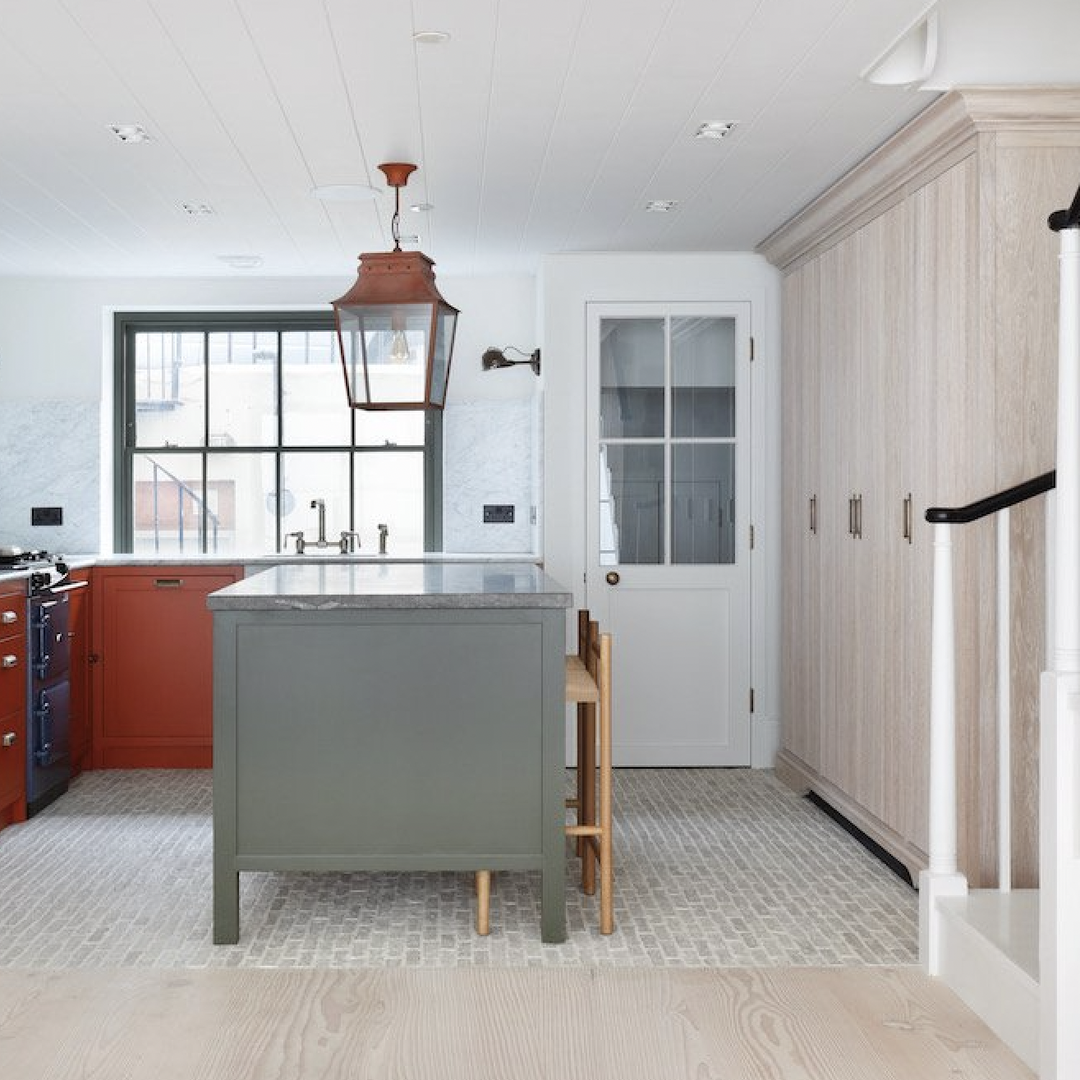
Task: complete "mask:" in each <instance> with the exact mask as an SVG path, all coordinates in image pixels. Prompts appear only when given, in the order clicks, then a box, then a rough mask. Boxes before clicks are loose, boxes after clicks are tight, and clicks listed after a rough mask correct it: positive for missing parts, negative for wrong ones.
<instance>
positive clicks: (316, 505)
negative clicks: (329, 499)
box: [285, 499, 385, 555]
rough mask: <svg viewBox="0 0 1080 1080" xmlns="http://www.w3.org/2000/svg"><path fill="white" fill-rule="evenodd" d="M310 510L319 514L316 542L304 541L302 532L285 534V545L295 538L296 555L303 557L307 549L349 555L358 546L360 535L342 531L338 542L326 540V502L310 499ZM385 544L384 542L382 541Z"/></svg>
mask: <svg viewBox="0 0 1080 1080" xmlns="http://www.w3.org/2000/svg"><path fill="white" fill-rule="evenodd" d="M311 509H312V510H317V511H318V512H319V538H318V540H305V539H304V534H303V532H302V531H301V532H291V533H286V534H285V541H286V543H287V542H288V541H289V540H291V539H292V538H293V537H294V536H295V537H296V554H297V555H303V554H304V552H305V551H306V550H307V549H308V548H309V547H315V548H320V549H321V548H328V547H336V548H339V549H340V551H341V554H342V555H349V554H351V553H352V552H354V551H355V550H356V549H357V548H358V547H359V546H360V535H359V533H355V532H348V531H344V532H342V533H341V539H340V540H333V541H331V540H327V539H326V500H325V499H312V500H311ZM384 543H385V540H384Z"/></svg>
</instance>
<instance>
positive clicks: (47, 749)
mask: <svg viewBox="0 0 1080 1080" xmlns="http://www.w3.org/2000/svg"><path fill="white" fill-rule="evenodd" d="M51 712H52V709H51V707H50V705H49V703H48V702H47V701H43V702H41V704H40V705H35V706H34V719H35V720H36V721H37V724H38V738H37V740H36V744H35V746H34V757H35V758H36V759H37V760H38V763H39V764H41V765H48V764H50V763H51V761H52V748H53V747H52V730H51V729H52V716H51Z"/></svg>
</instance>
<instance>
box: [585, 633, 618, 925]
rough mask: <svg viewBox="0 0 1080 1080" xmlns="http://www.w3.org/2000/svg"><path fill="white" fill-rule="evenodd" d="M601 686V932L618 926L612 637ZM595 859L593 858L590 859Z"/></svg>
mask: <svg viewBox="0 0 1080 1080" xmlns="http://www.w3.org/2000/svg"><path fill="white" fill-rule="evenodd" d="M600 648H601V655H602V658H603V659H602V663H601V679H602V681H603V683H604V685H603V686H602V687H601V690H600V709H599V712H600V830H601V831H600V933H601V934H610V933H612V931H613V930H614V929H615V898H614V895H613V892H614V887H615V868H614V866H613V864H612V835H611V834H612V827H611V638H610V636H609V635H608V634H604V636H603V637H602V638H601V644H600ZM589 861H590V862H591V861H592V860H591V859H590V860H589Z"/></svg>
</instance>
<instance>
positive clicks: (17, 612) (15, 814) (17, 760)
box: [0, 581, 26, 828]
mask: <svg viewBox="0 0 1080 1080" xmlns="http://www.w3.org/2000/svg"><path fill="white" fill-rule="evenodd" d="M16 585H17V587H15V586H12V585H7V584H4V585H0V828H2V827H3V826H4V825H10V824H12V823H13V822H16V821H25V820H26V584H25V582H21V581H20V582H17V583H16Z"/></svg>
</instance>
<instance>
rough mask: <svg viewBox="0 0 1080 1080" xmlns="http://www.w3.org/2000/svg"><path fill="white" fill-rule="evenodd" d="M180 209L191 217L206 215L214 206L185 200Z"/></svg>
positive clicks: (212, 210)
mask: <svg viewBox="0 0 1080 1080" xmlns="http://www.w3.org/2000/svg"><path fill="white" fill-rule="evenodd" d="M182 209H183V211H184V213H185V214H190V215H191V216H192V217H206V216H208V215H209V214H212V213H213V212H214V208H213V207H212V206H211V205H210V204H209V203H204V202H198V203H191V202H186V203H183V204H182Z"/></svg>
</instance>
